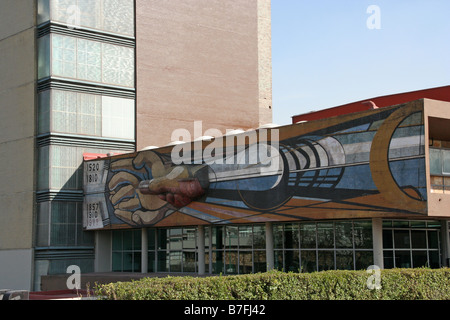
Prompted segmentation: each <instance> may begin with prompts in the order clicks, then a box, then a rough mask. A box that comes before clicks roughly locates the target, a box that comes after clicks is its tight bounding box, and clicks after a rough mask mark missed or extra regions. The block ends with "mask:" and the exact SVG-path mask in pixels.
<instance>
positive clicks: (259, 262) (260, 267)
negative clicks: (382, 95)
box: [253, 250, 267, 273]
mask: <svg viewBox="0 0 450 320" xmlns="http://www.w3.org/2000/svg"><path fill="white" fill-rule="evenodd" d="M253 259H254V260H253V268H254V272H255V273H258V272H266V271H267V263H266V252H265V251H262V250H257V251H254V255H253Z"/></svg>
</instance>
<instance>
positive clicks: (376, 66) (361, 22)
mask: <svg viewBox="0 0 450 320" xmlns="http://www.w3.org/2000/svg"><path fill="white" fill-rule="evenodd" d="M371 5H376V6H377V7H378V8H379V16H375V15H374V14H375V12H374V11H371V12H369V13H368V12H367V9H368V8H369V6H371ZM377 17H379V19H378V20H377V19H376V18H377ZM374 19H375V20H374ZM367 20H369V22H372V24H373V23H376V22H379V26H380V29H369V28H368V27H367ZM272 72H273V75H272V76H273V79H272V85H273V109H272V110H273V122H274V123H277V124H280V125H284V124H289V123H291V120H292V119H291V117H292V116H293V115H296V114H301V113H307V112H310V111H313V110H321V109H325V108H330V107H334V106H338V105H342V104H345V103H349V102H353V101H358V100H363V99H368V98H373V97H377V96H382V95H387V94H394V93H400V92H407V91H414V90H420V89H427V88H433V87H439V86H444V85H450V0H272Z"/></svg>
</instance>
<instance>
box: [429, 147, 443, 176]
mask: <svg viewBox="0 0 450 320" xmlns="http://www.w3.org/2000/svg"><path fill="white" fill-rule="evenodd" d="M430 174H436V175H441V174H442V157H441V150H439V149H432V148H430Z"/></svg>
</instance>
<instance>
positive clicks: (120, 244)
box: [112, 230, 141, 272]
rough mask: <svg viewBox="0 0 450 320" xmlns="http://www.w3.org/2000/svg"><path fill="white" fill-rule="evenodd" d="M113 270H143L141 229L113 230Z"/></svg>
mask: <svg viewBox="0 0 450 320" xmlns="http://www.w3.org/2000/svg"><path fill="white" fill-rule="evenodd" d="M112 271H113V272H140V271H141V230H114V231H113V234H112Z"/></svg>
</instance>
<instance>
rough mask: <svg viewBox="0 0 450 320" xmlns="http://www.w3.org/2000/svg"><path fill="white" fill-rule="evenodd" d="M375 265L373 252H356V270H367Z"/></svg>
mask: <svg viewBox="0 0 450 320" xmlns="http://www.w3.org/2000/svg"><path fill="white" fill-rule="evenodd" d="M371 265H373V251H372V250H369V251H355V270H366V269H367V268H368V267H369V266H371Z"/></svg>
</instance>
